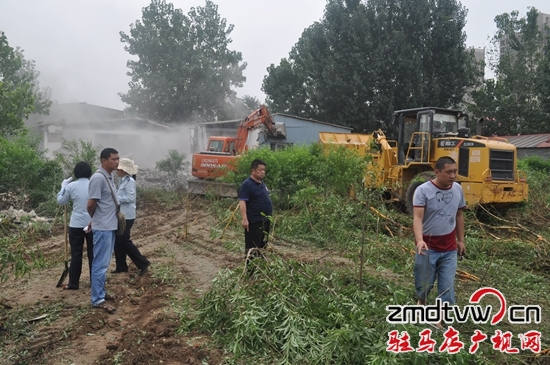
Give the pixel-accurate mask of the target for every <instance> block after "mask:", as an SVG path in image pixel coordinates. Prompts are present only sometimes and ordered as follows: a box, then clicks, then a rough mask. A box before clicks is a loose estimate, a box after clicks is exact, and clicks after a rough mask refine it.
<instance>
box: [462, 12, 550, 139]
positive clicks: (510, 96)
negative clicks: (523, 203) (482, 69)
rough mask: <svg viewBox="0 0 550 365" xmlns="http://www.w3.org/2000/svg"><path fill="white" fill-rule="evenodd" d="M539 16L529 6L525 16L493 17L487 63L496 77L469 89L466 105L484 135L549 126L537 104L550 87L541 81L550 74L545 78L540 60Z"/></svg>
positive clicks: (542, 43) (535, 129)
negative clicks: (470, 102)
mask: <svg viewBox="0 0 550 365" xmlns="http://www.w3.org/2000/svg"><path fill="white" fill-rule="evenodd" d="M538 14H539V12H538V11H537V9H535V8H531V9H530V10H529V11H528V12H527V14H526V16H525V17H523V18H520V17H519V12H517V11H514V12H511V13H509V14H508V13H504V14H501V15H498V16H496V17H495V23H496V26H497V32H496V34H495V35H494V37H493V38H492V40H491V50H490V55H491V57H490V58H489V63H488V65H489V67H490V69H491V70H492V71H493V73H494V75H495V78H494V79H490V80H486V81H485V83H484V85H483V87H482V88H481V89H479V90H478V91H475V92H473V93H472V96H473V100H474V102H475V104H474V105H472V106H471V108H470V109H471V111H472V112H473V113H474V114H475V115H476V116H478V117H484V118H485V122H484V123H483V129H482V133H483V134H485V135H491V134H499V135H514V134H518V133H522V134H526V133H542V132H548V129H549V128H550V125H549V122H548V114H547V113H545V112H544V109H543V105H542V104H541V103H542V102H544V100H545V99H546V100H547V98H548V87H547V86H546V84H545V83H544V82H542V83H541V81H542V80H546V81H548V80H549V79H550V78H549V77H548V76H546V77H545V72H547V70H548V69H547V68H546V66H545V64H544V62H543V61H544V59H545V54H544V49H545V47H544V37H543V33H542V32H541V29H540V27H539V26H538V25H537V17H538ZM546 75H547V74H546ZM545 90H546V91H545ZM544 93H546V95H545V94H544Z"/></svg>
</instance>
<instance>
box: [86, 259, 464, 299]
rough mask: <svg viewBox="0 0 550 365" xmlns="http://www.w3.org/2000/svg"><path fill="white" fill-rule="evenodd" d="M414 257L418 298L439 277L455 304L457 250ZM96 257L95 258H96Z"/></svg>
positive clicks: (441, 293)
mask: <svg viewBox="0 0 550 365" xmlns="http://www.w3.org/2000/svg"><path fill="white" fill-rule="evenodd" d="M424 252H425V253H426V255H419V254H418V253H417V254H416V257H415V259H414V286H415V288H416V295H417V296H418V299H420V300H422V301H424V302H425V303H427V299H428V295H429V294H430V291H431V290H432V288H433V286H434V283H435V279H436V278H437V296H438V297H439V298H441V301H443V302H448V303H449V304H455V275H456V262H457V260H456V250H453V251H447V252H438V251H433V250H430V249H428V250H427V251H424ZM94 259H95V258H94Z"/></svg>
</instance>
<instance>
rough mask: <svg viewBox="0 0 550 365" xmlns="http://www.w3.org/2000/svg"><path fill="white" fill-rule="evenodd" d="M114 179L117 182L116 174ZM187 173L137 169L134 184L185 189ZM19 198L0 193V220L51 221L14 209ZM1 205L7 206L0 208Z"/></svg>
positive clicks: (150, 187) (156, 187) (14, 221)
mask: <svg viewBox="0 0 550 365" xmlns="http://www.w3.org/2000/svg"><path fill="white" fill-rule="evenodd" d="M113 176H115V181H116V183H117V184H118V178H117V177H116V174H113ZM187 179H188V176H187V174H178V175H170V174H167V173H164V172H159V171H157V170H155V169H139V172H138V174H137V176H136V184H137V186H138V187H140V188H141V189H164V190H183V191H187ZM18 203H20V199H17V197H15V196H13V194H6V193H2V194H0V222H2V221H8V222H12V223H17V224H19V223H24V222H52V221H53V219H52V218H45V217H40V216H38V215H37V214H36V213H35V211H34V210H31V211H30V212H25V211H24V210H23V209H19V210H17V209H14V208H13V206H14V205H18ZM3 207H9V208H8V209H4V210H2V208H3Z"/></svg>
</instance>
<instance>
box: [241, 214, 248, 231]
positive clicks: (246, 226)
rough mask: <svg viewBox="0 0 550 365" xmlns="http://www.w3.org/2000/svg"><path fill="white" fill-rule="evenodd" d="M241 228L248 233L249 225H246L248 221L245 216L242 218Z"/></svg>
mask: <svg viewBox="0 0 550 365" xmlns="http://www.w3.org/2000/svg"><path fill="white" fill-rule="evenodd" d="M241 226H243V228H244V229H246V231H247V232H248V227H249V223H248V219H246V216H245V217H244V218H243V221H242V223H241Z"/></svg>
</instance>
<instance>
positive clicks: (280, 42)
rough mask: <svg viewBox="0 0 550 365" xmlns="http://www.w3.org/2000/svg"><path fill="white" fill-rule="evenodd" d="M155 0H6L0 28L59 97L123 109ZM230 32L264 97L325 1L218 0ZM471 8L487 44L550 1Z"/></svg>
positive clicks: (471, 30)
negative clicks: (143, 25) (140, 30)
mask: <svg viewBox="0 0 550 365" xmlns="http://www.w3.org/2000/svg"><path fill="white" fill-rule="evenodd" d="M411 1H412V0H411ZM149 3H150V1H149V0H117V1H112V0H88V1H82V0H80V1H78V0H77V1H75V0H1V1H0V30H1V31H4V32H5V34H6V36H7V38H8V41H9V43H10V46H12V47H14V48H15V47H21V48H22V49H23V50H24V54H25V58H27V59H31V60H35V61H36V69H37V70H38V71H40V73H41V77H40V83H41V86H42V87H46V86H48V87H50V88H51V89H52V99H53V100H55V101H57V102H60V103H65V102H87V103H89V104H95V105H101V106H105V107H110V108H116V109H123V108H124V107H125V104H124V103H122V101H120V97H119V96H118V94H117V93H119V92H127V91H128V81H129V77H128V76H126V72H127V71H128V69H127V67H126V61H127V60H128V59H129V57H130V55H129V54H128V53H127V52H126V51H124V44H123V43H121V42H120V36H119V32H120V31H124V32H125V33H128V32H129V30H130V24H131V23H134V22H135V21H136V20H137V19H141V9H142V8H143V7H145V6H147V5H148V4H149ZM172 3H173V4H174V6H175V7H176V8H179V9H182V10H183V11H184V13H187V12H188V11H189V9H190V8H191V7H196V6H204V4H205V1H204V0H175V1H172ZM214 3H216V4H218V12H219V14H220V16H221V17H222V18H225V19H227V23H228V24H233V25H234V26H235V28H234V30H233V32H232V33H231V38H232V39H233V42H232V43H231V44H230V46H229V47H230V49H233V50H236V51H239V52H241V53H242V56H243V61H245V62H247V63H248V66H247V68H246V70H245V72H244V74H245V76H246V78H247V81H246V83H245V85H244V87H243V88H240V89H237V90H236V91H237V94H238V96H241V97H242V96H244V95H251V96H255V97H257V98H258V99H260V101H264V98H265V96H264V94H263V93H262V91H261V85H262V80H263V78H264V76H265V75H266V73H267V72H266V68H267V67H269V65H270V64H272V63H273V64H276V65H278V64H279V62H280V60H281V58H284V57H287V56H288V53H289V52H290V50H291V48H292V46H293V45H294V44H295V43H296V42H297V41H298V39H299V37H300V35H301V34H302V31H303V30H304V29H305V28H307V27H308V26H309V25H311V24H312V23H313V22H315V21H317V20H319V19H321V18H322V16H323V11H324V7H325V4H326V2H325V1H324V0H214ZM462 4H463V5H464V6H465V7H466V8H467V9H468V10H469V13H468V18H467V25H466V28H465V31H466V33H467V36H468V39H467V42H466V43H467V45H468V46H475V47H484V46H485V47H488V46H489V45H490V43H489V41H488V37H490V36H492V35H494V33H495V31H496V27H495V25H494V17H495V15H498V14H502V13H505V12H506V13H509V12H511V11H513V10H519V12H520V15H523V16H524V15H525V13H526V12H527V7H528V6H534V7H535V8H537V9H538V10H539V11H541V12H543V13H550V2H548V0H463V1H462Z"/></svg>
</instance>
